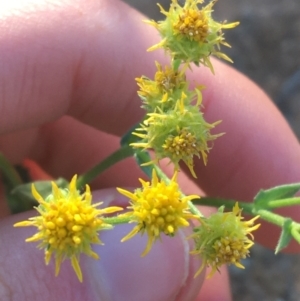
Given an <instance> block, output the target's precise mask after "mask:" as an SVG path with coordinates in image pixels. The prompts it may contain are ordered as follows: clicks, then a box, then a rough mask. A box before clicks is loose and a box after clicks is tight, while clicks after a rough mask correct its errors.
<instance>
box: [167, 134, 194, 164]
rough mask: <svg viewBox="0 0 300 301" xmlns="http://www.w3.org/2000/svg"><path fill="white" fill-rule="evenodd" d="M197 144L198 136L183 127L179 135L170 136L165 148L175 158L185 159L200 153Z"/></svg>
mask: <svg viewBox="0 0 300 301" xmlns="http://www.w3.org/2000/svg"><path fill="white" fill-rule="evenodd" d="M197 144H198V143H197V140H196V137H195V136H194V135H192V134H191V133H189V132H188V131H187V130H186V129H182V130H180V131H179V133H178V135H177V136H173V135H172V136H169V137H168V138H167V139H166V141H165V143H164V145H163V148H164V149H165V150H166V151H167V152H169V153H170V154H171V156H172V157H173V158H174V159H185V158H187V157H192V156H193V155H197V154H198V153H199V149H198V146H197Z"/></svg>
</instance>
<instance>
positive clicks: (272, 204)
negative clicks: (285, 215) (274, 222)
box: [267, 197, 300, 208]
mask: <svg viewBox="0 0 300 301" xmlns="http://www.w3.org/2000/svg"><path fill="white" fill-rule="evenodd" d="M299 204H300V197H293V198H287V199H281V200H273V201H269V202H268V203H267V207H269V208H281V207H287V206H293V205H299Z"/></svg>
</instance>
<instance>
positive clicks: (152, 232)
mask: <svg viewBox="0 0 300 301" xmlns="http://www.w3.org/2000/svg"><path fill="white" fill-rule="evenodd" d="M140 182H141V184H142V186H143V187H142V188H141V189H136V190H135V191H134V193H132V192H130V191H127V190H124V189H121V188H117V189H118V191H119V192H120V193H121V194H123V195H125V196H127V197H128V198H129V199H130V206H129V207H128V208H129V209H131V210H130V212H128V213H125V214H124V215H126V216H130V217H131V222H134V223H136V226H135V227H134V228H133V230H132V231H131V232H130V233H129V234H127V235H126V236H125V237H124V238H123V239H122V241H126V240H128V239H130V238H132V237H133V236H134V235H136V234H137V233H138V232H141V233H142V234H144V233H147V235H148V243H147V246H146V248H145V250H144V252H143V253H142V256H144V255H146V254H147V253H148V252H149V251H150V249H151V247H152V245H153V243H154V242H155V241H156V240H157V239H159V238H160V235H161V233H164V234H166V235H169V236H174V235H175V234H176V232H177V231H178V229H179V228H181V227H186V226H188V225H189V222H188V219H190V218H197V217H196V216H195V215H193V214H192V213H190V211H189V207H188V201H190V200H192V199H195V198H199V197H198V196H197V195H190V196H182V194H181V192H180V190H179V186H178V183H177V172H175V174H174V176H173V177H172V179H171V180H170V182H169V183H166V182H165V181H163V180H161V181H159V180H158V178H157V175H156V172H155V170H153V172H152V181H151V183H150V182H145V181H143V180H142V179H140Z"/></svg>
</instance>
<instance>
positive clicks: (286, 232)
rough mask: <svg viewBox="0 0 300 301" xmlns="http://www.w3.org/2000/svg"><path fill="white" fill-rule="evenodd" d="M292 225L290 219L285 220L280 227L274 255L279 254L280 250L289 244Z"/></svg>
mask: <svg viewBox="0 0 300 301" xmlns="http://www.w3.org/2000/svg"><path fill="white" fill-rule="evenodd" d="M292 223H293V220H292V219H290V218H286V219H285V221H284V223H283V226H282V230H281V234H280V237H279V240H278V243H277V246H276V249H275V254H277V253H279V252H280V251H281V250H282V249H284V248H286V247H287V246H288V244H289V243H290V241H291V239H292V238H293V237H292V235H291V225H292Z"/></svg>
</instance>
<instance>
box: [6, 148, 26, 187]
mask: <svg viewBox="0 0 300 301" xmlns="http://www.w3.org/2000/svg"><path fill="white" fill-rule="evenodd" d="M0 171H1V172H2V174H3V177H4V179H5V180H6V181H7V184H8V185H9V190H12V189H14V188H15V187H17V186H18V185H21V184H23V182H22V179H21V177H20V176H19V174H18V173H17V172H16V170H15V169H14V167H13V165H11V163H10V162H9V161H8V160H7V159H6V158H5V157H4V156H3V154H1V153H0Z"/></svg>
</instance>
